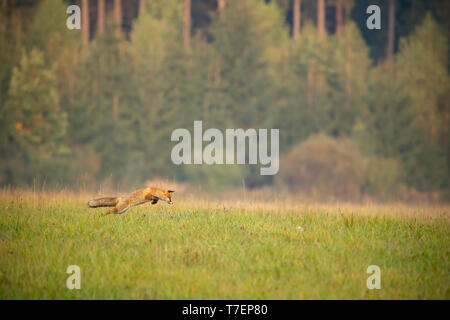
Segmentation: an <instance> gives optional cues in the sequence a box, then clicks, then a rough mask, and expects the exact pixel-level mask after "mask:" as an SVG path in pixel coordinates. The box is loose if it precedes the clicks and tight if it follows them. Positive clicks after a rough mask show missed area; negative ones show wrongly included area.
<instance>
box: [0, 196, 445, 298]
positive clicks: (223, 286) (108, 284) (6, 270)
mask: <svg viewBox="0 0 450 320" xmlns="http://www.w3.org/2000/svg"><path fill="white" fill-rule="evenodd" d="M85 200H86V199H85V198H83V197H79V196H70V195H69V196H67V195H60V196H58V195H47V196H39V195H30V194H26V193H25V194H3V195H1V196H0V298H1V299H429V298H433V299H449V298H450V291H449V284H450V276H449V271H450V270H449V243H450V241H449V240H450V223H449V219H448V213H449V210H448V207H447V208H446V207H440V208H421V209H419V208H411V207H397V206H392V207H390V206H383V207H377V206H372V207H364V206H339V205H334V206H291V207H289V206H286V207H282V208H281V207H280V208H277V205H276V204H275V205H267V207H265V206H257V205H250V204H249V205H237V206H232V207H227V208H224V207H223V206H222V205H221V204H219V203H217V204H214V203H201V202H199V203H192V202H189V203H186V204H176V205H173V206H169V205H166V204H158V205H156V206H151V205H144V206H140V207H135V208H133V209H131V210H129V211H128V212H127V213H126V214H123V215H110V216H107V217H102V216H101V212H103V211H105V210H104V209H95V210H94V209H88V208H87V207H86V201H85ZM179 202H182V201H181V200H180V201H179ZM299 226H301V227H302V228H303V231H299V230H298V227H299ZM69 265H78V266H80V268H81V290H69V289H67V288H66V279H67V277H68V276H69V275H68V274H66V269H67V267H68V266H69ZM369 265H378V266H379V267H380V268H381V287H382V288H381V289H380V290H368V289H367V287H366V280H367V278H368V276H369V274H367V273H366V269H367V267H368V266H369Z"/></svg>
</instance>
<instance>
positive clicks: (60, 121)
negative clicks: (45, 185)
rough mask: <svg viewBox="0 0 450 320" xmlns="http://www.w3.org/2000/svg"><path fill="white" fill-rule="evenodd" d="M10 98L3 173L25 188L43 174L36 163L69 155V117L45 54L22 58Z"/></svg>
mask: <svg viewBox="0 0 450 320" xmlns="http://www.w3.org/2000/svg"><path fill="white" fill-rule="evenodd" d="M8 97H9V99H8V101H7V103H6V105H5V107H4V109H3V110H2V111H3V112H2V113H3V116H2V121H1V122H2V123H1V126H2V131H3V135H4V136H3V137H2V141H1V143H2V147H1V149H0V150H1V154H2V159H3V160H4V161H5V162H6V165H3V169H4V170H6V171H8V172H9V178H8V179H7V180H9V179H11V181H13V182H14V183H19V184H22V183H24V182H27V181H28V182H29V181H31V179H32V178H33V175H35V174H36V173H38V172H39V169H40V168H39V166H38V165H36V163H35V162H36V161H43V159H50V158H52V157H57V156H61V155H63V154H67V152H68V150H67V147H66V146H65V145H64V143H63V142H64V137H65V134H66V128H67V116H66V114H65V113H64V112H63V111H62V110H61V108H60V106H59V96H58V91H57V87H56V76H55V66H54V65H53V66H50V68H48V67H47V65H46V64H45V62H44V56H43V54H42V52H40V51H39V50H37V49H33V50H31V52H30V53H29V54H27V53H26V52H24V53H23V54H22V58H21V60H20V64H19V66H18V67H16V68H14V70H13V74H12V77H11V84H10V86H9V95H8ZM44 162H45V161H44ZM19 164H20V165H19ZM41 169H42V168H41ZM20 172H22V173H23V172H26V173H27V174H21V173H20ZM49 174H50V175H51V171H50V172H49Z"/></svg>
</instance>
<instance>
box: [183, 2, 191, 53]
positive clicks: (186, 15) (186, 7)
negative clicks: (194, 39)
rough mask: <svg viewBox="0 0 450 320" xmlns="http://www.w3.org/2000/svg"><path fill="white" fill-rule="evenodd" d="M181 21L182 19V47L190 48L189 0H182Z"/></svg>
mask: <svg viewBox="0 0 450 320" xmlns="http://www.w3.org/2000/svg"><path fill="white" fill-rule="evenodd" d="M183 12H184V14H183V21H184V30H183V36H184V48H185V49H190V48H191V0H184V6H183Z"/></svg>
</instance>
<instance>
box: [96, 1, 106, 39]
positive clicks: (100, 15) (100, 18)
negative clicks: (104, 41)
mask: <svg viewBox="0 0 450 320" xmlns="http://www.w3.org/2000/svg"><path fill="white" fill-rule="evenodd" d="M97 23H98V29H97V34H98V35H99V36H101V35H102V34H103V32H104V31H105V0H98V12H97Z"/></svg>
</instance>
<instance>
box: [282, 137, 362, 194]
mask: <svg viewBox="0 0 450 320" xmlns="http://www.w3.org/2000/svg"><path fill="white" fill-rule="evenodd" d="M364 169H365V168H364V161H363V159H362V157H361V155H360V154H359V151H358V149H357V148H356V146H355V145H354V144H353V143H352V142H351V141H349V140H348V139H344V138H340V139H332V138H329V137H326V136H323V135H318V136H312V137H310V138H309V139H308V140H306V141H305V142H304V143H302V144H300V145H299V146H297V147H294V148H293V150H292V151H291V152H290V153H289V154H288V155H286V156H285V157H284V158H283V159H282V160H281V163H280V173H279V175H278V176H277V178H276V179H277V181H278V183H279V184H280V185H282V186H285V187H286V188H288V189H289V190H290V191H293V192H300V193H303V194H307V195H309V196H311V197H314V198H316V199H317V198H319V199H320V198H321V197H323V196H324V195H327V197H328V198H339V199H345V200H359V199H360V196H361V191H362V188H363V185H364V174H365V173H364Z"/></svg>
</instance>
